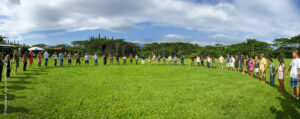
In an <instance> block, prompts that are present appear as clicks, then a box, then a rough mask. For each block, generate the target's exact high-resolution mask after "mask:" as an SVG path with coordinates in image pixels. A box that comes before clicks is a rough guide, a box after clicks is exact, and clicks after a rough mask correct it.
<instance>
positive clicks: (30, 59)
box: [29, 51, 33, 68]
mask: <svg viewBox="0 0 300 119" xmlns="http://www.w3.org/2000/svg"><path fill="white" fill-rule="evenodd" d="M32 63H33V53H32V51H30V52H29V68H31V67H32Z"/></svg>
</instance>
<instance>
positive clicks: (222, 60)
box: [219, 55, 224, 69]
mask: <svg viewBox="0 0 300 119" xmlns="http://www.w3.org/2000/svg"><path fill="white" fill-rule="evenodd" d="M219 63H220V69H223V68H224V66H223V63H224V57H223V56H222V55H221V56H220V57H219Z"/></svg>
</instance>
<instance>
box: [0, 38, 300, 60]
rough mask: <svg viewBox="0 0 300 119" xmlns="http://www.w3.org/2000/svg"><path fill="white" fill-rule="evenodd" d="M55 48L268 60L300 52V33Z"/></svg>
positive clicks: (92, 42) (102, 41) (98, 41)
mask: <svg viewBox="0 0 300 119" xmlns="http://www.w3.org/2000/svg"><path fill="white" fill-rule="evenodd" d="M0 42H1V43H2V44H5V43H6V42H5V41H4V36H1V37H0ZM33 46H38V47H42V48H45V47H46V45H45V44H36V45H33ZM28 47H29V46H27V45H21V49H22V50H26V48H28ZM55 47H63V48H64V50H65V51H71V52H80V53H89V54H98V55H103V54H107V55H109V54H113V55H116V54H119V55H121V56H123V55H126V56H128V55H130V54H132V55H135V54H138V55H140V56H141V55H145V56H149V55H161V56H169V55H172V56H174V55H177V56H182V55H184V56H186V57H190V56H196V55H198V56H208V55H209V56H214V57H218V56H220V55H223V56H225V55H227V54H231V55H240V54H244V55H249V56H252V57H253V56H257V55H259V54H260V53H264V54H265V55H266V56H267V57H279V56H281V57H288V58H290V57H291V55H290V54H291V53H292V51H293V50H300V34H299V35H297V36H294V37H291V38H277V39H274V40H273V44H270V43H267V42H263V41H258V40H256V39H247V40H246V41H245V42H241V43H237V44H231V45H223V44H215V45H208V46H199V45H198V44H192V43H185V42H166V43H148V44H144V45H140V44H137V43H131V42H127V41H125V39H114V38H107V37H101V35H100V34H99V35H98V36H97V37H94V36H92V37H90V38H89V39H87V40H81V41H73V42H71V45H66V44H59V45H56V46H52V47H49V48H46V49H47V50H50V51H53V52H55V51H60V50H53V48H55Z"/></svg>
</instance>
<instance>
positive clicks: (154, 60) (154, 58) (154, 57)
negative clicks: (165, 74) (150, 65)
mask: <svg viewBox="0 0 300 119" xmlns="http://www.w3.org/2000/svg"><path fill="white" fill-rule="evenodd" d="M153 62H154V64H156V56H155V55H153Z"/></svg>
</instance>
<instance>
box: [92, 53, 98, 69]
mask: <svg viewBox="0 0 300 119" xmlns="http://www.w3.org/2000/svg"><path fill="white" fill-rule="evenodd" d="M93 59H94V66H98V55H97V54H96V53H95V55H94V56H93Z"/></svg>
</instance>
